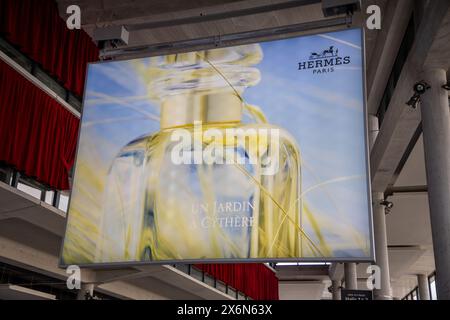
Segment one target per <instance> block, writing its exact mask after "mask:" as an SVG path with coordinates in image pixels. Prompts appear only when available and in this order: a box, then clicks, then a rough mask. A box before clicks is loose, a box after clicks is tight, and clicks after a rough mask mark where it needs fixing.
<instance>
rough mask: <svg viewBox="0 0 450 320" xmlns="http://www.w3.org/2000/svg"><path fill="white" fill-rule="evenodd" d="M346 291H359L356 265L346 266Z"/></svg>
mask: <svg viewBox="0 0 450 320" xmlns="http://www.w3.org/2000/svg"><path fill="white" fill-rule="evenodd" d="M344 274H345V289H347V290H358V274H357V272H356V263H345V264H344Z"/></svg>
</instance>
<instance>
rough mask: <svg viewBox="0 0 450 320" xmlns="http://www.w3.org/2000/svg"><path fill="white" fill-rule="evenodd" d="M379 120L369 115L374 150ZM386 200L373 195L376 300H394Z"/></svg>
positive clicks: (379, 193) (370, 142)
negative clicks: (377, 287)
mask: <svg viewBox="0 0 450 320" xmlns="http://www.w3.org/2000/svg"><path fill="white" fill-rule="evenodd" d="M379 130H380V129H379V124H378V118H377V117H376V116H373V115H369V146H370V149H371V150H372V148H373V145H374V144H375V140H376V138H377V136H378V132H379ZM383 200H384V194H383V193H382V192H373V193H372V202H373V204H372V209H373V232H374V239H375V259H376V265H377V266H378V267H380V272H381V274H380V278H381V283H380V286H381V287H380V289H375V290H374V298H375V300H392V289H391V276H390V272H389V252H388V243H387V233H386V211H385V208H384V207H383V206H382V205H380V203H381V202H382V201H383Z"/></svg>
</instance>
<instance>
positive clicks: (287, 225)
mask: <svg viewBox="0 0 450 320" xmlns="http://www.w3.org/2000/svg"><path fill="white" fill-rule="evenodd" d="M344 40H345V41H347V42H348V43H349V44H351V45H348V46H345V45H342V43H343V41H344ZM313 45H314V46H318V47H319V49H320V48H333V50H332V51H330V50H329V49H326V50H325V49H324V50H323V51H324V52H328V53H324V54H323V55H320V54H319V53H316V54H315V55H313V54H312V53H311V52H310V51H311V50H310V48H311V47H312V46H313ZM358 46H361V33H360V30H349V31H342V32H335V33H330V34H327V37H321V36H320V35H313V36H307V37H297V38H287V39H283V40H276V41H269V42H262V43H253V44H244V45H238V46H231V47H223V48H210V49H205V50H197V51H192V52H182V53H172V54H167V55H159V56H153V57H149V58H141V59H134V60H124V61H112V62H103V63H97V64H92V65H90V67H89V72H88V82H87V88H88V89H87V93H86V97H85V101H84V112H83V118H82V127H81V134H80V142H79V149H78V155H77V163H76V169H75V179H74V187H73V191H72V200H71V204H70V208H69V221H68V228H67V231H66V237H65V242H64V247H63V254H62V260H63V262H64V263H73V262H78V263H79V264H90V263H113V264H114V263H123V262H158V263H164V262H166V263H167V262H176V261H194V262H195V261H224V262H227V261H301V260H307V261H312V260H321V259H325V258H328V259H340V258H350V257H351V258H355V259H361V260H365V259H367V257H370V256H371V253H372V246H371V236H370V217H369V214H368V212H369V211H368V210H369V209H368V208H369V197H368V192H367V190H368V189H367V181H368V176H367V172H368V170H367V163H366V160H367V159H366V157H365V150H366V149H365V148H366V145H365V144H366V141H365V126H364V121H363V119H364V102H363V88H362V85H361V83H360V77H361V74H362V69H361V68H362V66H361V65H362V58H361V49H359V50H358V48H360V47H358ZM319 49H317V50H316V51H314V52H321V51H320V50H319ZM309 59H314V63H311V64H310V63H308V62H307V61H308V60H309ZM321 59H322V60H324V62H323V63H325V62H326V61H325V60H327V59H332V60H333V61H331V62H333V64H334V61H340V60H342V61H345V62H346V63H345V64H344V63H342V64H341V65H335V66H333V72H315V71H317V70H315V69H314V70H309V69H308V68H306V67H305V68H303V69H300V70H299V68H298V65H299V63H300V64H304V65H305V66H309V65H311V66H313V67H314V68H315V66H316V65H317V64H318V63H317V61H319V60H320V61H322V60H321ZM304 61H306V62H304ZM331 62H330V63H331ZM323 63H322V62H321V63H319V64H323ZM327 63H328V62H327ZM347 83H351V84H352V86H348V85H346V84H347ZM354 194H358V195H359V196H358V197H353V195H354ZM346 203H347V204H348V205H345V204H346ZM349 208H352V209H351V210H349Z"/></svg>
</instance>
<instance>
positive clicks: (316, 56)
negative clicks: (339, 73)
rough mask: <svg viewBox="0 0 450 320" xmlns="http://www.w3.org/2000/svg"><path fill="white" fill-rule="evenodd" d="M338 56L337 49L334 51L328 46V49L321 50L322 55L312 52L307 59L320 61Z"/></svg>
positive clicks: (332, 47)
mask: <svg viewBox="0 0 450 320" xmlns="http://www.w3.org/2000/svg"><path fill="white" fill-rule="evenodd" d="M337 54H338V49H336V50H335V49H334V46H330V48H328V49H326V50H323V51H322V53H317V52H312V53H311V56H310V57H309V59H311V60H313V59H321V58H329V57H336V56H337Z"/></svg>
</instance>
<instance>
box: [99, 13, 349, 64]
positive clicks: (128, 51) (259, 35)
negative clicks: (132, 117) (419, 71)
mask: <svg viewBox="0 0 450 320" xmlns="http://www.w3.org/2000/svg"><path fill="white" fill-rule="evenodd" d="M351 24H352V16H351V15H347V16H344V17H337V18H331V19H322V20H318V21H311V22H305V23H299V24H293V25H289V26H282V27H276V28H270V29H261V30H255V31H247V32H241V33H235V34H227V35H218V36H211V37H206V38H201V39H193V40H183V41H176V42H167V43H158V44H151V45H145V46H136V47H124V48H117V49H115V48H113V49H111V48H105V49H102V50H101V51H100V59H101V60H106V59H117V60H120V59H121V57H122V59H124V58H127V59H129V58H139V57H149V56H155V55H161V54H169V53H174V52H183V51H185V52H186V51H189V50H191V51H192V50H194V49H196V48H199V47H201V48H202V49H208V48H214V47H217V48H218V47H226V46H231V45H237V44H245V43H250V42H255V41H258V40H260V41H261V40H262V39H263V40H264V41H267V40H271V38H275V37H277V36H278V37H279V36H280V35H286V37H289V35H292V34H295V33H299V32H306V31H312V30H320V29H324V28H331V27H338V26H350V25H351Z"/></svg>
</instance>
